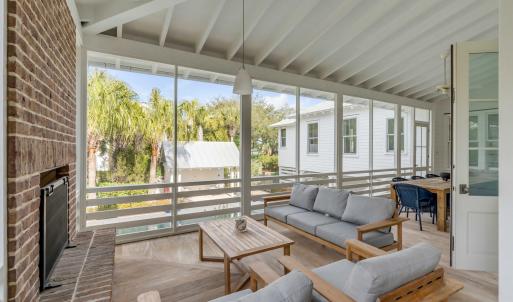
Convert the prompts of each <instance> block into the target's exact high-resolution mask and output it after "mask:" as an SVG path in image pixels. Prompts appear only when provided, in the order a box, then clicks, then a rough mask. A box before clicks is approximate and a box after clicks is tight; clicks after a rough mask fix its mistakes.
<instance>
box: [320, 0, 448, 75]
mask: <svg viewBox="0 0 513 302" xmlns="http://www.w3.org/2000/svg"><path fill="white" fill-rule="evenodd" d="M441 2H442V0H437V1H420V2H417V1H409V2H407V3H405V5H403V7H402V8H401V9H400V10H398V13H399V15H398V16H396V17H395V18H390V19H388V20H386V24H385V25H383V26H380V27H378V28H377V29H376V32H374V33H373V34H368V35H364V36H363V37H361V38H360V39H358V40H357V41H355V43H353V44H351V47H350V48H349V49H347V51H344V56H341V58H340V60H337V63H336V64H333V66H330V67H329V68H328V69H326V70H324V71H323V72H321V75H320V78H321V79H325V78H327V77H329V76H330V75H332V74H333V73H334V72H336V71H337V70H340V69H341V68H343V67H344V66H346V65H347V64H348V63H349V62H351V61H353V60H355V59H357V58H358V57H359V56H361V55H362V54H365V53H368V52H372V51H375V50H376V49H381V48H382V46H383V44H386V43H387V41H389V40H391V39H394V38H395V37H396V36H397V34H398V33H399V32H400V31H401V30H404V28H408V27H411V26H415V23H418V20H419V17H421V16H422V14H425V13H426V12H429V11H430V9H431V8H432V7H433V6H435V5H436V6H438V5H439V4H440V3H441ZM442 4H444V5H446V3H445V1H444V3H442Z"/></svg>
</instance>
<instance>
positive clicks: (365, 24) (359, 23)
mask: <svg viewBox="0 0 513 302" xmlns="http://www.w3.org/2000/svg"><path fill="white" fill-rule="evenodd" d="M399 2H400V0H390V1H378V2H360V5H363V4H361V3H367V4H368V5H370V7H368V9H367V10H365V15H361V16H357V14H352V15H351V17H352V19H351V20H348V21H347V23H348V24H346V26H343V27H341V28H340V32H338V33H337V34H338V37H337V39H336V40H335V41H334V43H333V45H331V47H330V48H329V49H328V51H327V52H326V53H324V54H323V55H321V56H319V57H318V58H315V59H314V60H312V61H311V62H309V63H308V64H306V66H303V68H302V69H301V74H302V75H305V74H307V73H308V72H310V71H311V70H312V69H314V68H316V67H317V66H319V65H320V64H322V63H323V62H324V61H326V59H328V58H329V57H331V56H332V55H333V54H335V53H336V52H337V51H338V50H340V49H341V48H342V47H344V46H346V45H347V44H348V43H349V42H351V41H352V40H353V39H354V38H356V37H358V36H359V35H360V34H361V33H362V32H363V31H365V30H366V29H368V28H369V27H370V26H372V25H373V24H374V22H375V21H376V20H378V19H380V18H381V17H383V16H384V15H386V14H387V13H388V12H389V11H391V10H392V9H394V8H395V6H396V5H397V4H399ZM353 19H356V20H353Z"/></svg>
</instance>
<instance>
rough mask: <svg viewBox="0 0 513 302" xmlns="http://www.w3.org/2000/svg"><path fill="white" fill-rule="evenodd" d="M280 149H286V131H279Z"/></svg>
mask: <svg viewBox="0 0 513 302" xmlns="http://www.w3.org/2000/svg"><path fill="white" fill-rule="evenodd" d="M280 147H282V148H285V147H287V129H285V128H283V129H280Z"/></svg>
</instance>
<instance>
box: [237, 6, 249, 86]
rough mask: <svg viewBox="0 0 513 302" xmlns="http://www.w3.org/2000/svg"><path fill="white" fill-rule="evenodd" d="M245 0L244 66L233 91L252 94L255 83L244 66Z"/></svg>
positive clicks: (243, 54) (238, 73)
mask: <svg viewBox="0 0 513 302" xmlns="http://www.w3.org/2000/svg"><path fill="white" fill-rule="evenodd" d="M244 34H245V33H244V0H242V66H241V68H240V69H239V72H237V76H236V77H235V83H234V85H233V93H234V94H238V95H251V94H252V93H253V84H252V83H251V76H250V75H249V73H248V72H247V70H246V68H244V61H245V59H246V57H245V43H244V40H245V37H244Z"/></svg>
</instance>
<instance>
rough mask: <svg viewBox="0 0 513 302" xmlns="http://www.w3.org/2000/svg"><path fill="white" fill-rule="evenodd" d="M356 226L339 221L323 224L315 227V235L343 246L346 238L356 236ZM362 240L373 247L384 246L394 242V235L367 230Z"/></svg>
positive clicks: (354, 237)
mask: <svg viewBox="0 0 513 302" xmlns="http://www.w3.org/2000/svg"><path fill="white" fill-rule="evenodd" d="M356 227H357V225H355V224H352V223H349V222H345V221H340V222H337V223H332V224H325V225H322V226H319V227H317V229H316V231H315V235H316V236H317V237H319V238H322V239H324V240H327V241H329V242H331V243H333V244H336V245H338V246H341V247H343V248H345V247H346V242H345V241H346V240H348V239H356V238H357V233H356ZM363 241H365V242H366V243H368V244H370V245H373V246H375V247H384V246H387V245H390V244H392V243H394V235H393V234H392V233H383V232H377V231H375V232H369V233H365V234H363Z"/></svg>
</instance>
